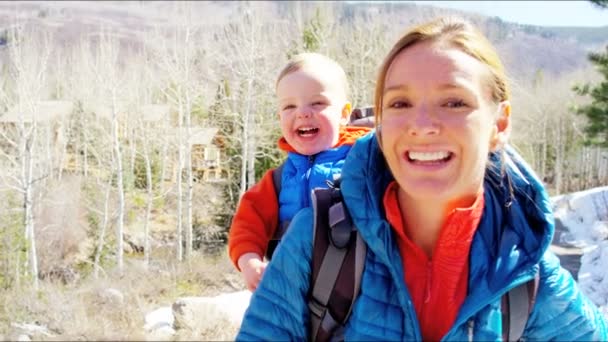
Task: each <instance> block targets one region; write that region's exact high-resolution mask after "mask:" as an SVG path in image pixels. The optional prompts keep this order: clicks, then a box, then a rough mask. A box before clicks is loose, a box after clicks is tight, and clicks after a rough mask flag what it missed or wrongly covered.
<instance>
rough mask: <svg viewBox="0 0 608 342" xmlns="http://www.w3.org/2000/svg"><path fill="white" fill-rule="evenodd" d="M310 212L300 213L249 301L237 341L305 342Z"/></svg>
mask: <svg viewBox="0 0 608 342" xmlns="http://www.w3.org/2000/svg"><path fill="white" fill-rule="evenodd" d="M312 222H313V221H312V210H311V209H310V208H306V209H302V210H301V211H300V212H299V213H298V214H297V215H296V216H295V217H294V218H293V220H292V221H291V224H290V226H289V228H288V230H287V233H286V234H285V236H284V237H283V239H282V241H281V243H280V244H279V246H278V248H277V249H276V251H275V254H274V255H273V257H272V262H270V264H269V265H268V267H267V268H266V271H265V272H264V276H263V277H262V281H261V282H260V285H259V286H258V288H257V289H256V290H255V292H254V293H253V296H252V297H251V303H250V305H249V308H248V309H247V311H246V312H245V317H244V318H243V323H242V325H241V329H240V331H239V333H238V335H237V338H236V339H237V341H250V340H255V341H305V340H307V336H308V321H309V318H308V317H309V313H308V306H307V301H306V296H307V293H308V288H309V284H310V272H311V269H310V265H311V255H312Z"/></svg>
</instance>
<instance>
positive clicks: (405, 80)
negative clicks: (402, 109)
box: [384, 43, 490, 89]
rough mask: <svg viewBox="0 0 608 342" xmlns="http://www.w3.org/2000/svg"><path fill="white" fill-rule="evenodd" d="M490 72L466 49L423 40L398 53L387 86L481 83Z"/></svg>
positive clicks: (387, 76)
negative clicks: (423, 41) (464, 50)
mask: <svg viewBox="0 0 608 342" xmlns="http://www.w3.org/2000/svg"><path fill="white" fill-rule="evenodd" d="M489 75H490V70H489V68H488V67H487V66H486V65H485V64H483V63H482V62H480V61H479V60H477V59H476V58H474V57H472V56H470V55H468V54H467V53H465V52H463V51H462V50H460V49H458V48H456V47H451V46H445V45H438V44H432V43H419V44H415V45H413V46H411V47H408V48H406V49H405V50H403V51H401V52H400V53H398V54H397V55H396V56H395V58H394V59H393V61H392V63H391V64H390V66H389V68H388V70H387V73H386V79H385V85H384V88H385V89H389V88H394V87H402V86H412V85H413V84H415V83H417V82H421V81H424V82H426V83H429V82H432V83H434V84H435V85H436V86H439V87H450V86H451V85H458V84H461V83H467V84H470V83H477V82H478V81H480V80H482V79H485V78H486V77H487V76H489Z"/></svg>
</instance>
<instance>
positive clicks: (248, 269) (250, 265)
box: [238, 253, 268, 292]
mask: <svg viewBox="0 0 608 342" xmlns="http://www.w3.org/2000/svg"><path fill="white" fill-rule="evenodd" d="M238 264H239V268H240V269H241V273H242V274H243V278H244V279H245V284H246V285H247V289H249V291H251V292H253V291H255V289H256V288H257V287H258V284H259V283H260V280H261V279H262V275H263V274H264V270H265V269H266V265H268V263H267V262H264V261H262V258H260V256H259V255H257V254H256V253H245V254H243V255H241V257H240V258H239V260H238Z"/></svg>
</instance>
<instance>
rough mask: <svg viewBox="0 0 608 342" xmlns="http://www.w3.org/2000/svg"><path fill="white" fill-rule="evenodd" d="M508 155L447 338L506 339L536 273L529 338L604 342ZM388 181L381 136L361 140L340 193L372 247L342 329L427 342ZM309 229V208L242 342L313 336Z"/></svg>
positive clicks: (541, 208) (348, 334) (536, 201)
mask: <svg viewBox="0 0 608 342" xmlns="http://www.w3.org/2000/svg"><path fill="white" fill-rule="evenodd" d="M509 155H510V157H508V158H507V159H506V160H507V163H506V165H505V169H506V172H507V174H508V175H509V177H510V179H511V185H512V189H513V190H512V192H511V190H510V189H509V188H507V187H505V186H504V184H505V183H502V184H501V182H500V177H499V176H498V175H492V174H491V173H490V172H489V173H488V176H487V177H486V181H485V183H484V196H485V203H486V204H485V207H484V212H483V216H482V219H481V222H480V225H479V227H478V229H477V232H476V233H475V236H474V238H473V242H472V245H471V250H470V258H469V259H470V263H469V264H470V270H469V278H468V279H469V286H468V293H467V297H466V299H465V301H464V303H463V305H462V307H461V309H460V311H459V314H458V317H457V318H456V322H455V323H454V325H453V326H452V328H451V329H450V331H449V332H448V333H447V334H446V335H445V336H444V338H443V340H452V341H473V340H476V341H477V340H484V341H486V340H487V341H498V340H500V339H501V335H502V317H501V312H500V298H501V296H502V295H503V294H504V293H505V292H507V291H508V290H510V289H511V288H513V287H515V286H517V285H519V284H521V283H523V282H526V281H528V280H529V279H531V278H532V277H533V276H534V274H535V273H536V271H537V270H538V271H539V275H540V284H539V288H538V294H537V298H536V304H535V306H534V309H533V311H532V313H531V314H530V316H529V319H528V323H527V326H526V328H525V331H524V333H523V338H524V339H526V340H539V341H550V340H568V341H574V340H583V341H605V340H608V331H607V327H606V326H607V324H606V319H605V318H604V317H603V316H602V315H601V313H600V312H599V311H598V310H597V307H595V305H593V304H592V303H591V302H590V301H589V300H588V299H587V298H586V297H585V296H584V295H583V294H582V293H581V292H580V291H579V289H578V287H577V285H576V283H575V282H574V280H573V278H572V276H571V275H570V273H568V271H566V270H564V269H563V268H562V267H560V264H559V260H558V258H557V257H556V256H555V255H554V254H553V253H551V252H550V251H549V249H548V247H549V245H550V242H551V239H552V235H553V216H552V213H551V209H550V205H549V199H548V196H547V194H546V192H545V190H544V188H543V187H542V185H541V184H540V182H539V181H538V179H537V178H536V176H535V175H534V174H533V172H532V171H531V170H530V168H529V167H528V166H527V165H526V164H525V162H523V160H521V158H520V157H519V156H518V155H517V154H516V153H515V152H513V151H511V150H510V151H509ZM496 162H497V163H500V160H496ZM498 170H500V168H499V169H498ZM391 180H392V176H391V174H390V172H389V170H388V169H387V167H386V163H385V161H384V158H383V157H382V155H381V153H380V150H379V148H378V144H377V142H376V138H375V134H371V135H367V136H366V137H363V138H361V139H359V140H358V141H357V143H356V144H355V146H354V147H353V148H352V150H351V153H350V154H349V155H348V157H347V159H346V161H345V163H344V167H343V169H342V186H341V188H342V191H343V195H344V201H345V203H346V205H347V207H348V209H349V212H350V214H351V216H352V218H353V221H354V223H355V224H356V225H357V227H358V228H359V231H360V232H361V234H362V237H363V239H364V240H365V242H366V243H367V246H368V249H367V256H366V261H365V268H364V271H363V276H362V280H361V293H360V295H359V296H358V298H357V300H356V302H355V304H354V307H353V311H352V314H351V316H350V319H349V320H348V322H347V324H346V327H345V329H344V337H345V339H346V340H347V341H350V340H356V341H363V340H365V341H371V340H381V341H420V340H422V336H421V333H420V328H419V324H418V319H417V317H416V312H415V310H414V307H413V304H412V301H411V298H410V294H409V291H408V289H407V286H406V285H405V281H404V277H403V275H404V269H403V266H402V263H401V257H400V252H399V247H398V246H397V242H396V238H395V237H394V236H393V232H392V229H391V228H390V226H389V224H388V222H387V221H386V218H385V212H384V208H383V206H382V205H383V202H382V198H383V195H384V192H385V190H386V187H387V185H388V184H389V183H390V181H391ZM306 198H308V196H306ZM313 222H314V220H313V214H312V210H311V209H310V208H308V209H304V210H302V211H300V212H299V213H298V214H297V215H296V216H295V217H294V218H293V220H292V225H291V226H290V228H289V230H288V232H287V234H286V236H285V237H284V238H283V241H282V243H281V244H279V247H278V248H277V250H276V253H275V254H274V258H273V261H272V262H271V263H270V264H269V265H268V267H267V268H266V271H265V273H264V277H263V278H262V281H261V283H260V285H259V286H258V288H257V290H256V291H255V292H254V294H253V296H252V298H251V303H250V306H249V308H248V309H247V311H246V313H245V317H244V319H243V323H242V326H241V329H240V331H239V334H238V336H237V340H266V341H277V340H284V341H287V340H289V341H305V340H307V339H308V324H309V310H308V306H307V303H308V302H307V295H308V291H309V286H310V277H311V274H310V273H311V259H312V227H313ZM405 271H407V270H405Z"/></svg>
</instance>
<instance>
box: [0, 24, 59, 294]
mask: <svg viewBox="0 0 608 342" xmlns="http://www.w3.org/2000/svg"><path fill="white" fill-rule="evenodd" d="M50 40H51V38H50V36H49V35H46V34H39V32H33V31H26V30H24V29H22V28H21V27H20V26H16V27H15V28H14V29H13V30H11V31H10V42H11V43H10V44H9V46H8V49H9V60H10V66H9V74H8V77H9V82H10V83H9V84H8V86H9V87H7V88H5V89H4V90H3V94H2V96H0V98H1V99H2V100H3V102H4V103H3V105H4V107H5V108H7V109H8V110H9V113H7V115H6V116H3V118H4V119H3V121H4V122H5V123H6V122H11V124H12V125H13V127H14V128H15V130H14V134H12V135H11V134H10V133H9V132H5V131H0V134H1V136H2V138H3V139H4V143H5V144H8V145H9V146H11V150H12V152H13V153H10V152H8V153H7V152H6V151H2V156H3V157H4V158H6V160H8V164H9V165H10V166H11V169H12V170H14V173H13V175H11V176H9V179H11V180H12V181H9V184H8V185H9V186H10V187H11V188H12V189H14V190H16V191H17V192H18V193H19V194H20V195H21V196H22V197H21V198H22V201H21V204H22V208H23V212H22V213H23V226H24V236H25V240H26V242H27V245H26V246H23V248H25V250H27V260H26V270H27V272H28V273H29V274H30V276H31V278H32V283H33V286H34V288H36V289H37V288H38V276H39V275H38V257H37V249H36V233H35V223H36V222H35V220H36V218H35V215H34V207H35V206H36V204H37V203H36V199H35V198H36V197H35V196H36V193H37V192H38V191H40V190H41V189H42V188H43V184H42V182H43V181H44V180H45V179H46V178H47V177H48V176H49V174H48V165H47V164H46V162H48V158H44V157H43V155H42V153H43V148H42V146H44V143H45V142H44V141H40V139H41V138H42V139H44V137H43V136H42V137H41V128H40V127H41V125H42V123H41V122H40V120H41V117H43V115H44V114H48V113H41V112H40V104H41V100H42V99H44V96H45V95H44V94H45V93H46V92H47V90H48V89H46V85H47V75H48V70H47V68H48V61H49V56H50V54H51V47H50V44H51V43H50ZM31 51H37V53H35V54H33V53H31ZM9 88H12V89H9ZM42 131H43V130H42ZM41 144H42V146H41ZM18 274H19V272H17V275H18Z"/></svg>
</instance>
